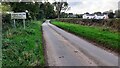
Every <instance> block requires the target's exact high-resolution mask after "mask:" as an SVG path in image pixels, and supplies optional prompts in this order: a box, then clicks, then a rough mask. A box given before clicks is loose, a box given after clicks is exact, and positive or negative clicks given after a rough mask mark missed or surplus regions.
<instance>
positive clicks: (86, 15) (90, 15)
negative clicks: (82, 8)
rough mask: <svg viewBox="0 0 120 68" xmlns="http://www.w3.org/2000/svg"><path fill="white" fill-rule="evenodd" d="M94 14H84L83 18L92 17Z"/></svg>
mask: <svg viewBox="0 0 120 68" xmlns="http://www.w3.org/2000/svg"><path fill="white" fill-rule="evenodd" d="M94 17H95V15H94V14H84V15H83V19H94Z"/></svg>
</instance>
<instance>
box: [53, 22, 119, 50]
mask: <svg viewBox="0 0 120 68" xmlns="http://www.w3.org/2000/svg"><path fill="white" fill-rule="evenodd" d="M52 23H53V24H54V25H56V26H58V27H60V28H62V29H64V30H67V31H69V32H71V33H74V34H76V35H78V36H80V37H84V38H86V39H89V40H92V41H94V42H96V43H99V44H102V45H103V46H104V47H107V48H111V49H113V50H116V51H117V50H118V49H120V42H119V41H120V33H118V32H116V33H114V32H110V31H109V30H108V29H102V28H99V27H91V26H83V25H78V24H71V23H66V22H58V21H53V22H52Z"/></svg>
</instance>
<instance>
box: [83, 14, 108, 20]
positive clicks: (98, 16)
mask: <svg viewBox="0 0 120 68" xmlns="http://www.w3.org/2000/svg"><path fill="white" fill-rule="evenodd" d="M83 19H108V15H107V14H99V15H98V14H84V15H83Z"/></svg>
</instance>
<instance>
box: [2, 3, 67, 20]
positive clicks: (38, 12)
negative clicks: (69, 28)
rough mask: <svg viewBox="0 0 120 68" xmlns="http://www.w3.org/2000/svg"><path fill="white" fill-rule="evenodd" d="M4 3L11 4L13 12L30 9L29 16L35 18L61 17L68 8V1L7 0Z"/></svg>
mask: <svg viewBox="0 0 120 68" xmlns="http://www.w3.org/2000/svg"><path fill="white" fill-rule="evenodd" d="M2 5H5V6H7V7H8V6H9V7H10V8H9V10H10V11H12V12H25V11H28V12H27V18H28V19H34V20H35V19H38V20H39V19H44V18H46V19H53V18H60V13H61V11H62V10H66V9H67V8H68V3H67V2H54V3H50V2H44V3H43V2H35V3H33V2H8V3H7V2H6V3H2ZM3 11H4V10H3Z"/></svg>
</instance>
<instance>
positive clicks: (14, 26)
mask: <svg viewBox="0 0 120 68" xmlns="http://www.w3.org/2000/svg"><path fill="white" fill-rule="evenodd" d="M14 27H15V28H16V24H15V19H14Z"/></svg>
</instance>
